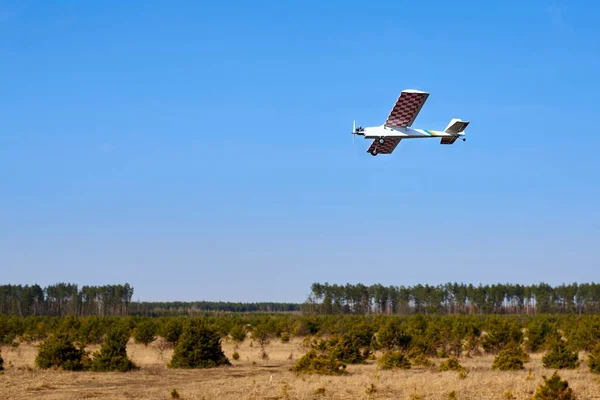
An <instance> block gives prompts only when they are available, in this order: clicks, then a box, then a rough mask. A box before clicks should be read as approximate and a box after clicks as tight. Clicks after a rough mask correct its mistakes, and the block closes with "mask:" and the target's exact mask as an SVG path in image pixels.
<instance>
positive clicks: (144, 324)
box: [133, 319, 156, 346]
mask: <svg viewBox="0 0 600 400" xmlns="http://www.w3.org/2000/svg"><path fill="white" fill-rule="evenodd" d="M155 334H156V325H155V324H154V321H152V320H151V319H147V320H143V321H141V322H140V323H138V324H137V325H136V327H135V330H134V331H133V340H134V341H135V342H136V343H138V344H140V343H141V344H143V345H144V346H148V345H149V344H150V343H152V342H153V341H155V340H156V336H155Z"/></svg>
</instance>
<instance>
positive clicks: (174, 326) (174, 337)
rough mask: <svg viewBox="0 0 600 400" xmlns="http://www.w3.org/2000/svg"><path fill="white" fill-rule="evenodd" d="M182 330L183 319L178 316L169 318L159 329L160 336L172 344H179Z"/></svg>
mask: <svg viewBox="0 0 600 400" xmlns="http://www.w3.org/2000/svg"><path fill="white" fill-rule="evenodd" d="M182 332H183V325H182V323H181V320H180V319H176V318H169V319H168V320H167V321H166V322H164V323H163V324H162V326H161V327H160V329H159V334H160V336H162V337H163V339H165V342H167V343H168V344H169V345H171V346H176V345H177V343H178V342H179V338H180V337H181V333H182Z"/></svg>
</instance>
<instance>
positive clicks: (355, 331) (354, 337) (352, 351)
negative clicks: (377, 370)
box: [318, 322, 373, 364]
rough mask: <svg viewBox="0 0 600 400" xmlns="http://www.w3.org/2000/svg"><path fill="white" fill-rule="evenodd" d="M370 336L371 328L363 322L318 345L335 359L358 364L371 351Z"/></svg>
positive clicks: (371, 336) (371, 333)
mask: <svg viewBox="0 0 600 400" xmlns="http://www.w3.org/2000/svg"><path fill="white" fill-rule="evenodd" d="M372 338H373V329H372V328H371V327H370V326H369V325H368V324H366V323H364V322H363V323H360V324H358V325H355V326H353V327H352V328H351V329H350V330H349V331H348V333H346V334H345V335H343V336H339V335H338V336H334V337H333V338H331V339H330V340H329V341H327V342H322V343H321V344H319V345H318V347H321V349H322V348H323V346H324V347H325V348H326V349H327V350H328V351H329V352H330V353H331V354H332V355H333V356H334V357H335V358H336V359H338V360H340V361H342V362H344V363H348V364H360V363H363V362H364V361H365V360H366V359H367V358H368V357H369V354H370V353H371V339H372Z"/></svg>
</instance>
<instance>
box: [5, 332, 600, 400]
mask: <svg viewBox="0 0 600 400" xmlns="http://www.w3.org/2000/svg"><path fill="white" fill-rule="evenodd" d="M160 343H161V342H160V341H159V342H154V343H152V344H151V345H149V346H148V347H145V346H143V345H137V344H134V343H133V341H130V343H129V345H128V350H127V351H128V354H129V356H130V357H131V359H132V360H133V361H134V362H135V363H136V364H138V365H139V366H141V369H140V370H138V371H133V372H127V373H114V372H107V373H94V372H63V371H54V370H49V371H42V370H39V369H36V368H35V367H34V359H35V356H36V354H37V348H36V347H35V346H34V345H30V344H26V343H22V344H21V345H20V346H19V347H17V348H12V347H6V346H5V347H3V348H2V355H3V357H4V360H5V363H4V365H5V367H6V371H5V373H4V374H2V375H0V399H2V400H4V399H61V400H62V399H65V400H74V399H169V398H170V393H171V391H172V390H173V389H177V392H178V393H179V394H180V395H181V398H182V399H206V400H208V399H248V400H250V399H271V400H275V399H282V400H283V399H407V400H411V399H447V398H448V393H450V392H452V391H455V392H456V394H457V398H458V399H482V400H486V399H505V398H509V397H508V396H507V395H506V392H510V393H512V395H513V396H514V398H515V399H528V398H530V397H531V396H532V395H533V393H534V391H535V389H536V388H537V386H538V385H539V384H540V383H542V375H546V376H550V375H552V373H553V371H552V370H548V369H545V368H543V367H542V362H541V356H542V355H541V354H533V355H532V357H531V361H530V362H529V363H527V364H526V365H525V366H526V369H525V370H524V371H511V372H499V371H492V370H491V369H490V366H491V364H492V362H493V359H494V357H493V356H491V355H485V356H481V357H474V358H464V359H461V360H460V362H461V364H462V365H463V366H464V367H465V368H466V369H467V370H468V374H467V375H466V378H464V379H460V378H459V374H458V373H457V372H437V370H436V369H435V368H418V367H417V368H413V369H411V370H398V371H380V370H378V369H377V366H376V364H375V361H368V363H367V364H366V365H349V366H348V372H349V373H350V375H349V376H319V375H306V376H297V375H295V374H294V373H292V372H290V371H289V369H290V367H291V366H292V365H293V364H294V363H295V361H296V360H297V359H298V358H299V357H300V356H301V355H302V354H304V353H305V352H306V349H305V348H304V347H303V346H302V344H301V340H299V339H294V340H291V341H290V342H289V343H281V342H279V341H272V342H271V343H270V344H269V345H267V346H266V347H265V350H266V352H267V353H268V356H269V357H268V360H263V359H262V358H261V349H260V346H258V345H257V343H254V346H253V347H250V343H251V341H250V340H247V341H245V342H244V343H242V344H241V345H239V346H237V347H236V346H235V344H234V343H233V342H228V341H224V343H223V350H224V351H225V354H226V355H227V357H228V358H229V359H230V361H231V362H232V364H233V365H232V366H231V367H221V368H215V369H199V370H176V369H168V368H166V363H167V362H168V361H169V360H170V358H171V355H172V353H173V351H172V350H171V349H165V350H163V351H161V345H160ZM97 349H98V346H90V347H89V348H88V350H91V351H95V350H97ZM234 351H237V352H238V353H239V355H240V358H239V360H237V361H235V360H233V358H232V357H231V356H232V354H233V352H234ZM290 354H291V355H292V359H290ZM581 356H582V357H581V359H585V358H584V357H583V356H584V354H581ZM529 368H531V369H532V371H531V373H530V372H529V371H528V369H529ZM559 374H560V376H561V377H562V378H564V379H566V380H568V382H569V386H570V387H572V388H573V391H574V393H575V394H576V396H577V398H578V399H580V400H585V399H600V380H598V378H597V377H596V376H594V375H593V374H591V373H590V372H589V371H588V369H587V365H586V364H585V363H583V364H582V365H581V366H580V367H579V368H578V369H576V370H569V371H560V372H559ZM323 388H324V390H323Z"/></svg>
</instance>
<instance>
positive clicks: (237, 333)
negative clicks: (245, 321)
mask: <svg viewBox="0 0 600 400" xmlns="http://www.w3.org/2000/svg"><path fill="white" fill-rule="evenodd" d="M229 335H230V336H231V338H232V339H233V341H234V342H237V343H242V342H243V341H244V340H245V339H246V328H244V327H243V326H242V325H234V326H233V327H232V328H231V330H230V331H229Z"/></svg>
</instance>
